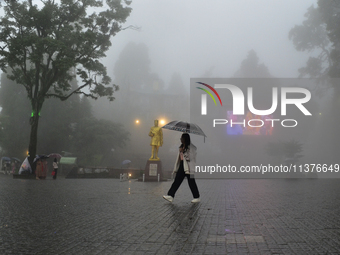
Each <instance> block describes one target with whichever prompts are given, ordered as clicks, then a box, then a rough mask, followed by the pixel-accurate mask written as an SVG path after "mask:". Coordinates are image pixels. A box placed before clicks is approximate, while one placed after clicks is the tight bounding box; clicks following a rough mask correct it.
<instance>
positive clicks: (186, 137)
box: [182, 133, 190, 149]
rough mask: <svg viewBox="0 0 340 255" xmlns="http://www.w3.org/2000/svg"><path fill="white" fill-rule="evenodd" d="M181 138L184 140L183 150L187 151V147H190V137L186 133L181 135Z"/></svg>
mask: <svg viewBox="0 0 340 255" xmlns="http://www.w3.org/2000/svg"><path fill="white" fill-rule="evenodd" d="M182 138H183V140H184V144H185V149H188V147H189V145H190V135H189V134H188V133H183V134H182Z"/></svg>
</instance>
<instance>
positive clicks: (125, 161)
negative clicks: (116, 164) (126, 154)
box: [122, 159, 131, 165]
mask: <svg viewBox="0 0 340 255" xmlns="http://www.w3.org/2000/svg"><path fill="white" fill-rule="evenodd" d="M129 163H131V160H128V159H125V160H124V161H123V162H122V165H126V164H129Z"/></svg>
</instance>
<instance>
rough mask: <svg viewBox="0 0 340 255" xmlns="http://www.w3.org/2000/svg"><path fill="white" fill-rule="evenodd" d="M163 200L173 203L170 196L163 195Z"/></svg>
mask: <svg viewBox="0 0 340 255" xmlns="http://www.w3.org/2000/svg"><path fill="white" fill-rule="evenodd" d="M163 198H164V199H165V200H168V201H169V202H172V201H174V198H173V197H172V196H167V195H164V196H163Z"/></svg>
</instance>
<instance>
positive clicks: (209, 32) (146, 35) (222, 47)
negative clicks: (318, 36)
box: [91, 0, 339, 171]
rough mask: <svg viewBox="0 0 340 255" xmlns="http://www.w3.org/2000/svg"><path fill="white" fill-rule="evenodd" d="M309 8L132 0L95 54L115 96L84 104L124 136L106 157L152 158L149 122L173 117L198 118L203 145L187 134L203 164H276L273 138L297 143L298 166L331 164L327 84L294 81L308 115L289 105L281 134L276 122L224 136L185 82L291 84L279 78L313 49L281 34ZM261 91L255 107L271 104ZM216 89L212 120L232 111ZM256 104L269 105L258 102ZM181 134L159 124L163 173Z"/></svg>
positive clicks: (141, 161) (135, 164)
mask: <svg viewBox="0 0 340 255" xmlns="http://www.w3.org/2000/svg"><path fill="white" fill-rule="evenodd" d="M312 5H314V6H317V0H304V1H293V0H278V1H272V0H258V1H250V0H239V1H234V0H225V1H221V0H210V1H207V0H204V1H203V0H187V1H179V0H172V1H164V0H144V1H137V0H136V1H132V3H131V8H132V12H131V15H130V16H129V17H128V18H127V21H126V23H125V24H124V25H123V26H122V30H121V31H120V32H119V33H118V34H117V35H116V36H114V37H113V38H112V46H111V47H110V49H109V50H108V51H107V52H106V55H107V56H106V57H105V58H104V59H102V62H103V63H104V65H105V66H106V67H107V71H108V74H109V76H110V77H111V78H112V81H113V82H114V83H115V84H117V85H118V86H119V87H120V89H119V90H118V91H117V92H115V93H114V96H115V100H114V101H113V102H109V101H108V100H107V99H106V98H101V99H98V100H96V101H94V100H92V101H91V104H92V110H93V113H94V116H95V117H96V118H97V119H107V120H110V121H113V122H116V123H121V124H122V125H123V126H124V129H125V130H127V131H128V132H129V133H130V140H129V142H128V144H127V145H126V147H125V148H120V147H119V146H117V145H115V144H112V150H111V151H112V158H115V161H114V160H112V161H109V162H108V164H117V162H121V161H123V160H125V159H129V160H131V161H132V163H131V164H130V167H132V168H137V169H144V167H145V163H146V160H147V159H148V158H149V157H150V155H151V147H150V137H149V136H148V133H149V130H150V128H151V127H152V126H153V123H154V120H155V119H158V120H160V124H159V125H160V126H163V125H164V124H166V123H168V122H170V121H172V120H183V121H188V122H194V121H197V122H198V123H197V124H199V125H200V126H201V127H202V128H203V130H204V132H206V134H207V138H206V139H205V142H204V139H203V137H202V136H197V135H192V136H191V137H192V141H193V143H194V144H196V145H198V163H199V164H201V165H202V164H208V163H209V164H213V162H216V163H217V162H220V163H221V164H222V163H228V162H229V163H230V162H234V163H235V165H237V164H240V162H243V163H244V164H248V165H252V164H260V163H261V162H271V163H272V164H282V163H283V162H284V160H285V158H284V157H282V156H281V157H280V156H277V155H276V156H275V155H274V156H273V155H270V154H271V151H270V149H269V150H268V149H266V146H268V145H270V144H271V145H272V146H276V145H277V144H278V143H280V142H283V143H288V142H297V143H298V144H300V145H301V146H302V148H303V149H302V151H301V152H300V154H301V158H300V159H299V163H301V164H310V163H329V162H333V163H334V162H335V161H334V155H335V153H334V148H335V147H334V146H333V145H334V144H335V140H334V134H335V133H334V132H335V130H334V127H335V126H336V125H338V124H339V123H338V122H337V120H335V119H333V120H332V118H331V117H332V116H333V115H334V113H335V112H336V110H335V108H334V109H333V108H332V104H330V103H329V102H331V101H332V100H333V98H332V93H333V91H332V89H330V87H331V85H329V88H328V89H325V90H324V91H323V92H324V93H323V95H320V94H319V95H318V91H317V89H316V88H317V86H318V85H315V84H316V82H315V81H313V82H311V84H310V85H308V84H307V85H306V84H305V83H303V82H302V83H301V84H304V85H302V86H303V87H305V88H307V89H308V90H310V91H311V93H312V99H311V100H310V102H308V107H307V108H308V109H309V110H310V111H311V113H312V116H311V117H310V118H309V117H307V118H305V117H306V116H303V119H302V118H301V116H300V115H301V112H299V111H298V109H297V108H295V109H294V110H295V112H294V110H293V111H292V112H289V114H288V116H287V117H286V118H287V119H297V120H298V121H299V123H300V125H299V127H298V128H296V129H290V130H289V131H288V129H285V128H282V127H281V128H275V129H273V132H272V134H271V135H270V136H262V135H259V136H251V135H250V136H241V137H232V136H230V135H226V132H227V130H226V128H220V129H219V131H218V132H217V129H215V130H214V129H211V128H212V122H211V118H212V115H211V112H210V113H209V114H210V115H209V118H210V119H209V121H210V122H207V120H201V118H197V116H195V115H194V113H195V111H197V110H198V109H199V108H197V107H198V106H197V105H199V104H200V101H198V103H197V105H195V106H194V107H196V108H195V111H193V105H192V103H193V102H194V101H193V98H192V96H193V93H192V91H191V89H192V88H195V86H197V85H196V84H191V83H190V79H192V78H199V79H204V81H205V82H207V83H209V80H206V78H277V80H275V81H274V82H273V84H272V85H269V86H268V88H270V86H277V87H280V86H284V85H285V84H289V85H287V86H293V87H294V86H298V84H300V82H298V81H296V83H295V81H293V82H291V81H289V80H285V81H283V80H284V79H291V78H298V76H299V71H298V70H299V68H301V67H303V66H305V65H306V62H307V60H308V58H309V57H311V56H317V55H318V54H319V53H320V52H318V51H317V50H316V51H309V52H307V51H297V50H296V48H295V47H294V44H293V42H292V41H291V40H290V39H289V38H288V34H289V31H290V30H291V29H292V28H293V27H294V26H295V25H301V24H302V22H303V21H304V20H305V19H306V17H305V13H306V12H307V9H308V8H309V7H310V6H312ZM247 61H248V62H247ZM245 62H247V63H252V64H253V66H252V68H253V69H252V70H251V72H250V73H249V72H248V73H247V72H244V70H243V71H242V70H241V69H242V68H245V69H246V68H247V67H246V64H245ZM278 79H281V80H278ZM199 81H202V80H199ZM257 82H258V81H257ZM255 83H256V82H254V84H255ZM247 84H248V85H249V82H248V83H247ZM210 85H212V86H213V85H214V84H210ZM240 86H241V85H240ZM241 87H242V86H241ZM268 88H267V89H262V91H261V90H257V91H256V92H254V94H255V98H254V101H255V104H256V107H262V108H263V109H268V108H269V107H270V102H271V101H270V100H269V101H268V102H267V99H268V97H267V96H268V95H269V99H270V89H271V88H270V89H268ZM242 90H243V92H244V93H245V91H246V88H245V87H244V86H243V87H242ZM259 91H260V92H259ZM196 92H197V91H196ZM196 92H195V93H196ZM199 92H200V93H201V92H202V91H199ZM267 93H268V94H267ZM222 94H223V93H222ZM224 96H225V98H224V99H223V100H222V101H224V102H225V101H228V104H226V105H227V106H226V107H227V108H218V109H217V108H213V107H215V106H214V105H213V102H212V101H210V102H209V109H210V111H212V109H215V110H214V111H215V113H219V114H220V115H218V116H217V118H227V116H228V114H229V113H228V111H230V110H232V108H231V103H230V102H231V100H232V99H231V98H228V99H227V96H226V95H224ZM229 96H230V95H229ZM198 99H200V95H198V96H197V95H196V98H195V100H198ZM264 102H267V103H266V104H264V105H262V106H260V105H261V104H262V103H264ZM228 107H229V108H228ZM216 109H217V110H216ZM289 111H290V110H289ZM278 112H279V109H278V111H276V112H275V113H273V115H274V116H273V117H275V118H279V117H280V114H279V113H278ZM195 114H196V113H195ZM299 114H300V115H299ZM281 117H282V116H281ZM137 120H138V123H137V122H136V121H137ZM200 121H203V122H201V123H200ZM325 123H328V125H325ZM332 123H333V124H332ZM217 134H219V135H217ZM180 135H181V133H180V132H175V131H170V130H166V129H164V130H163V136H164V144H163V146H162V147H161V148H160V149H159V156H160V158H161V160H162V163H163V167H164V170H165V171H171V170H172V167H173V163H174V160H175V156H176V153H177V150H178V146H179V143H180V141H179V137H180ZM223 151H226V153H223ZM320 151H321V152H322V153H320ZM255 152H256V153H255ZM286 157H287V156H286ZM255 159H256V160H255Z"/></svg>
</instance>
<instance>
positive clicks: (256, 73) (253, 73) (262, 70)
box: [234, 50, 271, 78]
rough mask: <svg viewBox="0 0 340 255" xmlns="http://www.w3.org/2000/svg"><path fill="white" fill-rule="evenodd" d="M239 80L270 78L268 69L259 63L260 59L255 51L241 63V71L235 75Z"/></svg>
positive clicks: (250, 52)
mask: <svg viewBox="0 0 340 255" xmlns="http://www.w3.org/2000/svg"><path fill="white" fill-rule="evenodd" d="M234 76H235V77H238V78H270V77H271V75H270V73H269V70H268V68H267V67H266V66H265V65H264V64H260V63H259V57H258V56H257V54H256V52H255V51H254V50H250V51H249V52H248V55H247V58H246V59H244V60H243V61H242V63H241V66H240V69H239V70H238V71H237V72H236V73H235V75H234Z"/></svg>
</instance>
